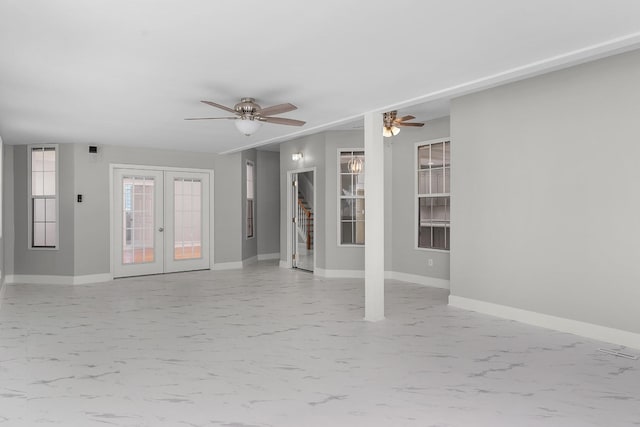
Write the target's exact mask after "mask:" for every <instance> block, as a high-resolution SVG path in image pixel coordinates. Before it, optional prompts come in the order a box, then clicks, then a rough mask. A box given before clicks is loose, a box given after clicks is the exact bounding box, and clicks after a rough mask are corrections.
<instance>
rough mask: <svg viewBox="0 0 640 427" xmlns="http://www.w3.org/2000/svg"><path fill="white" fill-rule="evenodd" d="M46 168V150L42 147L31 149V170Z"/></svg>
mask: <svg viewBox="0 0 640 427" xmlns="http://www.w3.org/2000/svg"><path fill="white" fill-rule="evenodd" d="M42 170H44V151H42V149H41V148H34V149H33V150H31V171H32V172H35V171H39V172H40V171H42Z"/></svg>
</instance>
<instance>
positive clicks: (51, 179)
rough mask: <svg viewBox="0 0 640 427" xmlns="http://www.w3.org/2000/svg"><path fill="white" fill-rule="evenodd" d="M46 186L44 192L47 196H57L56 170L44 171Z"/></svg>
mask: <svg viewBox="0 0 640 427" xmlns="http://www.w3.org/2000/svg"><path fill="white" fill-rule="evenodd" d="M43 179H44V187H43V190H42V194H43V195H45V196H55V195H56V173H55V172H44V173H43Z"/></svg>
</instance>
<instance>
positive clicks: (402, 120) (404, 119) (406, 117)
mask: <svg viewBox="0 0 640 427" xmlns="http://www.w3.org/2000/svg"><path fill="white" fill-rule="evenodd" d="M413 119H415V117H413V116H404V117H400V118H399V119H396V120H397V121H399V122H406V121H407V120H413Z"/></svg>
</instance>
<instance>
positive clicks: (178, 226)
mask: <svg viewBox="0 0 640 427" xmlns="http://www.w3.org/2000/svg"><path fill="white" fill-rule="evenodd" d="M173 186H174V203H173V206H174V212H173V217H174V238H173V240H174V241H173V248H174V252H173V259H174V260H182V259H195V258H201V257H202V204H201V194H202V182H201V181H200V180H197V179H187V178H176V179H174V181H173Z"/></svg>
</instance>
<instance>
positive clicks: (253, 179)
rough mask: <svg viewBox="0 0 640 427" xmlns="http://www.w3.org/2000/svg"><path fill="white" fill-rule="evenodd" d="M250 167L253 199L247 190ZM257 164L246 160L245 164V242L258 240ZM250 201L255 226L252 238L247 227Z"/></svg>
mask: <svg viewBox="0 0 640 427" xmlns="http://www.w3.org/2000/svg"><path fill="white" fill-rule="evenodd" d="M249 166H251V184H252V185H251V186H252V187H253V188H252V190H253V191H252V192H253V197H252V198H249V194H247V193H248V192H247V190H248V189H249V173H248V172H249ZM256 177H257V174H256V164H255V162H254V161H253V160H246V162H245V171H244V183H245V190H244V191H245V195H244V199H245V203H244V205H245V212H244V238H245V240H251V239H255V238H256V195H257V194H256V193H257V190H258V189H257V182H256V181H257V180H256ZM249 200H251V202H252V203H251V219H252V220H253V224H252V225H251V231H252V232H253V234H252V235H251V236H247V228H248V227H247V226H248V225H249V209H248V205H249Z"/></svg>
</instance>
